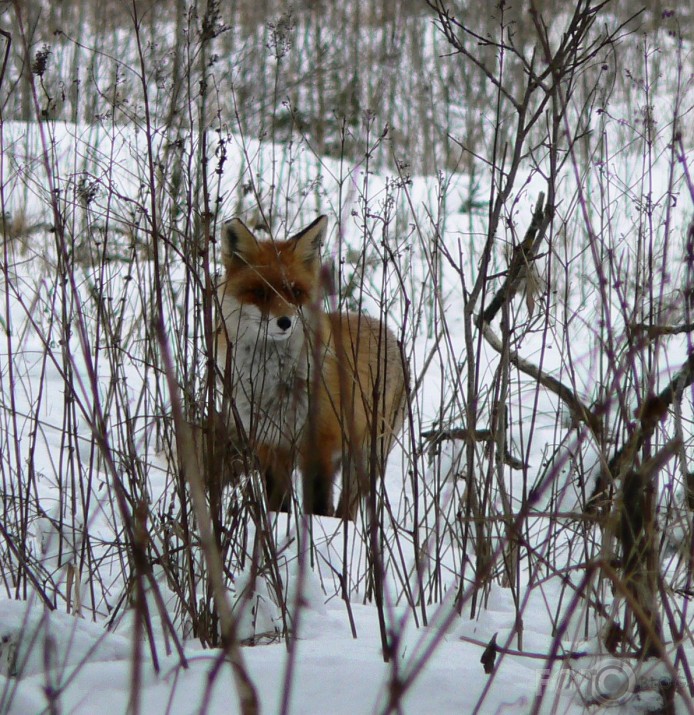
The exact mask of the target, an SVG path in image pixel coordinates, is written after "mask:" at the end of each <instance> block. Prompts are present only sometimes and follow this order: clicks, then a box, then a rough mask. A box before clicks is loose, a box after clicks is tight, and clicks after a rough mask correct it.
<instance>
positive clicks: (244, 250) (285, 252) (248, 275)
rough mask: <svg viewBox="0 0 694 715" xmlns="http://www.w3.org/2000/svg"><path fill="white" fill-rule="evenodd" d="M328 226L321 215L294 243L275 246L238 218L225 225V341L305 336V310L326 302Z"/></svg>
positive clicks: (222, 291)
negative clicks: (323, 260) (322, 278)
mask: <svg viewBox="0 0 694 715" xmlns="http://www.w3.org/2000/svg"><path fill="white" fill-rule="evenodd" d="M327 225H328V220H327V218H326V217H325V216H320V217H319V218H317V219H316V220H315V221H314V222H313V223H312V224H311V225H310V226H307V227H306V228H304V229H303V230H302V231H300V232H299V233H298V234H296V235H295V236H293V237H292V238H289V239H287V240H285V241H275V240H273V239H259V238H257V237H256V236H254V235H253V233H252V232H251V231H250V229H249V228H248V227H247V226H246V225H245V224H244V223H243V222H242V221H240V220H239V219H237V218H235V219H232V220H231V221H228V222H226V223H225V224H224V226H223V228H222V259H223V262H224V268H225V277H224V281H223V282H222V284H221V285H220V287H219V302H220V307H221V313H222V316H221V317H222V320H223V323H224V325H223V326H220V329H221V330H220V333H224V338H225V339H228V340H229V341H230V342H232V343H240V344H246V345H249V344H251V343H256V344H264V343H267V342H268V341H272V342H274V343H278V344H279V343H282V342H284V341H287V340H290V339H292V338H293V339H294V340H293V341H292V342H295V341H296V340H297V338H298V337H302V336H303V316H302V308H303V307H304V306H307V305H311V304H315V302H316V301H320V295H319V274H320V246H321V243H322V241H323V239H324V237H325V233H326V228H327ZM222 347H223V348H225V346H222V345H220V348H222ZM278 347H279V345H278Z"/></svg>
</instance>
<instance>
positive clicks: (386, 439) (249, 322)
mask: <svg viewBox="0 0 694 715" xmlns="http://www.w3.org/2000/svg"><path fill="white" fill-rule="evenodd" d="M326 228H327V219H326V218H325V217H324V216H321V217H319V218H318V219H317V220H316V221H314V222H313V223H312V224H311V225H310V226H308V227H307V228H305V229H304V230H303V231H301V232H299V233H298V234H297V235H296V236H294V237H292V238H290V239H288V240H286V241H275V240H271V239H268V240H259V239H257V238H256V237H255V236H254V235H253V234H252V233H251V231H250V230H249V229H248V228H247V227H246V226H245V225H244V224H243V223H242V222H241V221H240V220H238V219H234V220H232V221H230V222H228V223H226V224H225V225H224V229H223V234H222V246H223V260H224V266H225V278H224V281H223V282H222V284H221V285H220V287H219V305H220V310H221V316H220V317H221V320H220V324H219V326H218V330H217V361H218V365H219V367H220V369H221V371H222V374H223V375H224V377H225V384H226V385H227V386H228V389H229V394H230V397H231V400H230V409H229V414H228V417H227V421H228V424H229V427H230V428H231V430H232V432H233V433H234V434H236V435H237V438H238V440H239V441H240V442H243V443H244V444H247V445H248V447H249V448H250V450H251V452H252V453H253V455H254V456H255V457H256V459H257V461H258V463H259V466H260V468H261V470H262V472H263V475H264V478H265V484H266V490H267V494H268V504H269V507H270V508H271V509H273V510H277V509H287V508H288V506H289V497H290V494H291V475H292V471H293V468H294V466H295V465H297V464H298V465H299V466H300V467H301V471H302V474H303V480H304V481H303V484H304V489H303V491H304V503H305V509H306V511H308V512H311V513H318V514H332V513H333V503H332V501H333V497H332V486H333V477H334V474H335V472H336V469H337V467H338V465H339V464H342V465H343V470H344V474H345V479H344V480H343V490H342V495H341V499H340V504H339V506H338V513H339V515H340V516H344V517H348V518H354V515H355V512H356V508H357V506H358V503H359V499H360V498H361V497H362V496H365V495H366V493H367V491H368V483H369V482H370V478H369V475H370V471H371V470H370V468H369V456H370V455H371V454H372V452H373V453H374V454H376V455H377V456H378V457H379V458H380V462H379V463H380V464H381V465H383V463H384V461H385V457H386V456H387V453H388V452H389V451H390V448H391V447H392V444H393V439H394V437H395V435H396V433H397V432H398V430H399V429H400V427H401V425H402V421H403V406H404V396H405V372H404V369H403V363H402V359H401V354H400V350H399V347H398V345H397V341H396V339H395V337H394V335H393V334H392V333H391V332H390V331H389V330H388V328H386V327H385V325H384V324H383V323H381V322H380V321H378V320H375V319H373V318H369V317H367V316H365V315H361V314H356V313H330V314H326V313H324V312H323V310H322V308H321V305H322V292H321V287H320V246H321V243H322V241H323V239H324V237H325V233H326ZM374 437H375V438H376V439H377V440H378V443H377V444H376V445H374V446H376V447H377V448H376V450H372V444H373V438H374Z"/></svg>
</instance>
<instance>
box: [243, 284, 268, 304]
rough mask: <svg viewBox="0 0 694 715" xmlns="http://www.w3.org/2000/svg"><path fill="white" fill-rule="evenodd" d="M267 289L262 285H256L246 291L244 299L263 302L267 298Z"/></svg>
mask: <svg viewBox="0 0 694 715" xmlns="http://www.w3.org/2000/svg"><path fill="white" fill-rule="evenodd" d="M267 297H268V294H267V290H266V289H265V288H264V287H263V286H257V287H256V288H251V289H249V290H248V291H246V300H250V301H254V302H256V303H264V302H265V301H266V300H267Z"/></svg>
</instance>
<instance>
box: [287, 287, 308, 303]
mask: <svg viewBox="0 0 694 715" xmlns="http://www.w3.org/2000/svg"><path fill="white" fill-rule="evenodd" d="M289 294H290V295H291V297H292V300H294V301H296V302H297V303H299V302H301V301H302V300H303V299H304V298H305V297H306V291H304V290H303V288H298V287H297V286H292V287H291V288H290V289H289Z"/></svg>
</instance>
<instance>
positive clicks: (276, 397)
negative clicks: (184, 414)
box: [218, 303, 309, 449]
mask: <svg viewBox="0 0 694 715" xmlns="http://www.w3.org/2000/svg"><path fill="white" fill-rule="evenodd" d="M224 307H225V308H227V309H229V310H228V311H227V310H225V324H226V327H227V331H228V340H229V343H230V348H231V361H230V365H231V376H230V377H231V380H230V387H231V396H232V399H233V406H234V408H235V412H236V414H235V415H233V410H232V415H231V424H233V423H234V420H235V419H239V420H240V422H241V425H242V426H243V429H244V431H245V433H246V435H247V436H248V438H249V439H250V440H251V442H252V443H255V444H266V445H274V446H277V447H282V448H285V449H291V448H292V447H293V446H295V445H296V444H297V441H298V439H299V438H300V435H301V432H302V430H303V428H304V425H305V423H306V420H307V417H308V385H309V355H308V351H307V350H306V339H305V335H304V328H303V325H302V324H301V323H300V321H298V320H297V324H296V326H295V327H294V329H293V330H292V331H291V333H290V334H289V335H288V336H287V337H283V338H282V339H277V336H276V331H273V325H272V321H268V320H267V318H264V317H263V316H261V315H260V314H259V312H258V311H256V310H253V309H251V310H249V308H248V307H247V306H244V307H243V308H242V309H239V306H238V305H233V304H229V303H227V304H226V305H225V306H224ZM219 357H220V356H218V358H219Z"/></svg>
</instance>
